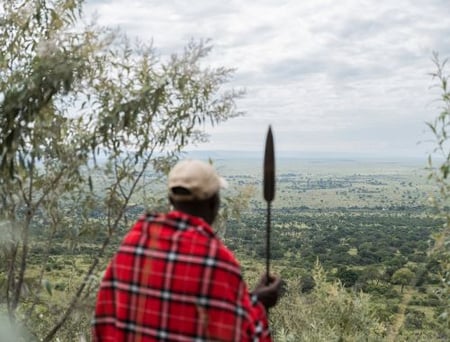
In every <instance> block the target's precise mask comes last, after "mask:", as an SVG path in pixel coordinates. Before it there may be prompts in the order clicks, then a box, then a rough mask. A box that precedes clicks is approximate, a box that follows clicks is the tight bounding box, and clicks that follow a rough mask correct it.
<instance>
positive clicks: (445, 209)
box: [428, 53, 450, 338]
mask: <svg viewBox="0 0 450 342" xmlns="http://www.w3.org/2000/svg"><path fill="white" fill-rule="evenodd" d="M433 61H434V64H435V67H436V71H435V72H434V73H432V77H433V79H434V80H435V81H436V84H435V86H436V87H437V88H438V89H439V90H440V94H441V96H440V98H439V104H440V113H439V115H438V116H437V117H436V118H435V120H434V121H433V122H429V123H428V127H429V128H430V130H431V132H432V133H433V135H434V138H435V140H434V142H435V149H434V151H433V153H432V154H430V156H429V159H428V164H429V165H428V166H429V170H430V175H429V177H430V179H432V180H433V181H434V182H435V183H436V185H437V187H438V193H437V195H436V196H434V197H433V198H431V200H432V201H433V203H434V204H435V206H436V207H437V208H438V210H439V213H440V215H441V216H443V217H444V218H445V220H446V222H445V224H444V226H443V229H442V230H441V231H439V232H438V233H436V234H435V235H434V241H435V243H434V246H433V248H432V250H431V253H432V256H433V260H434V267H435V268H436V273H438V274H439V279H440V281H439V285H440V286H439V289H437V290H436V296H437V297H438V298H439V300H440V303H441V305H440V309H439V312H438V318H439V320H440V322H441V324H440V326H439V327H440V330H441V331H442V335H443V336H445V337H446V338H448V337H449V336H450V317H449V315H450V302H449V298H450V211H449V201H450V178H449V170H450V145H449V138H450V132H449V124H450V91H449V84H448V81H449V75H448V73H447V67H448V65H447V62H448V60H444V61H442V62H441V60H440V59H439V56H438V54H437V53H435V54H434V56H433Z"/></svg>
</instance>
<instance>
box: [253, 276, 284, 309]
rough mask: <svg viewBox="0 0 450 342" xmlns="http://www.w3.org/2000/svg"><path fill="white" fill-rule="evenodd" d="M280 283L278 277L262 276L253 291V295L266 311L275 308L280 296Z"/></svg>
mask: <svg viewBox="0 0 450 342" xmlns="http://www.w3.org/2000/svg"><path fill="white" fill-rule="evenodd" d="M281 287H282V281H281V278H280V277H276V276H269V278H267V275H266V274H264V275H263V276H262V277H261V279H260V280H259V283H258V284H257V285H256V287H255V289H254V290H253V292H252V293H253V294H255V295H257V296H258V300H259V301H260V302H261V303H262V304H263V305H264V307H265V308H266V310H268V309H269V308H271V307H273V306H275V305H276V304H277V302H278V298H279V297H280V294H281Z"/></svg>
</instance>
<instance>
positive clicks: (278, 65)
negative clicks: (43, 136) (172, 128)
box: [85, 0, 450, 158]
mask: <svg viewBox="0 0 450 342" xmlns="http://www.w3.org/2000/svg"><path fill="white" fill-rule="evenodd" d="M85 10H86V12H87V13H93V12H94V11H96V12H97V15H98V16H99V19H98V21H99V23H100V24H106V25H110V26H120V27H122V28H123V30H124V31H125V32H127V33H128V35H129V36H131V37H134V36H138V37H140V39H142V40H144V41H150V40H153V44H154V47H155V48H156V49H157V51H158V53H160V54H161V55H165V54H170V53H173V52H181V51H182V48H183V46H185V45H186V43H187V42H188V41H189V40H191V39H192V38H194V39H202V38H209V39H211V40H212V44H213V46H214V50H213V52H212V53H211V55H210V57H209V61H210V62H211V64H213V65H224V66H228V67H234V68H236V69H237V70H236V73H235V77H234V80H233V86H236V87H243V88H245V89H246V91H247V94H246V96H245V98H244V99H242V100H239V101H238V108H239V109H240V110H242V111H245V112H246V115H245V116H244V117H240V118H235V119H232V120H230V121H228V122H226V123H223V124H221V125H220V126H218V127H217V128H214V129H209V130H208V132H209V133H210V142H209V143H207V144H202V145H200V146H198V148H199V149H205V150H210V149H219V150H220V149H223V150H252V151H259V150H263V148H264V146H263V145H264V139H265V135H266V131H267V127H268V125H272V128H273V131H274V139H275V149H276V151H299V152H307V153H310V154H314V153H317V154H320V153H326V154H333V153H336V155H343V154H349V155H354V154H365V155H367V156H374V157H379V156H388V157H392V156H416V157H424V158H426V153H427V152H429V151H430V150H431V149H432V145H431V144H430V143H428V144H427V143H425V142H424V141H425V140H427V139H429V137H430V135H429V134H428V133H427V128H426V126H425V122H426V121H430V120H431V119H432V118H433V117H434V116H436V115H437V114H438V112H439V109H438V104H437V103H436V102H433V101H434V100H435V99H436V98H437V97H438V93H437V92H436V91H433V90H430V86H431V85H432V84H433V82H432V79H431V77H430V75H429V73H430V72H432V71H434V66H433V64H432V62H431V58H432V52H433V51H436V52H438V53H439V55H440V56H441V57H442V58H443V59H444V58H445V57H450V0H395V1H391V0H378V1H377V0H371V1H358V0H340V1H334V0H303V1H300V0H191V1H188V0H164V1H161V0H159V1H153V0H141V1H139V0H127V1H122V0H87V1H86V7H85ZM420 142H424V143H420ZM419 143H420V144H419Z"/></svg>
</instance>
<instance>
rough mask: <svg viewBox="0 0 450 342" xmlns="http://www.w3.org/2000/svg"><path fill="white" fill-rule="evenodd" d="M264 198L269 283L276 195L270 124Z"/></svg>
mask: <svg viewBox="0 0 450 342" xmlns="http://www.w3.org/2000/svg"><path fill="white" fill-rule="evenodd" d="M263 179H264V180H263V183H264V199H265V200H266V202H267V223H266V275H267V285H268V284H269V282H270V278H269V267H270V214H271V213H270V211H271V203H272V201H273V198H274V197H275V153H274V149H273V135H272V127H271V126H269V130H268V132H267V137H266V149H265V152H264V177H263Z"/></svg>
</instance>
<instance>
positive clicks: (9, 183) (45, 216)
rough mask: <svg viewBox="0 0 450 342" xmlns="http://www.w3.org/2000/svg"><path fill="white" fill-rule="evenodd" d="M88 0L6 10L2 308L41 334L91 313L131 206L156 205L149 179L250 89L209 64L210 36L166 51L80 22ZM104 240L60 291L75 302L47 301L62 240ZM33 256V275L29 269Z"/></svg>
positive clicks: (52, 0) (1, 78) (1, 48)
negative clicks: (36, 265) (36, 264)
mask: <svg viewBox="0 0 450 342" xmlns="http://www.w3.org/2000/svg"><path fill="white" fill-rule="evenodd" d="M82 3H83V1H81V0H75V1H74V0H38V1H31V0H26V1H19V0H17V1H5V2H2V4H1V6H2V10H1V11H0V22H1V23H2V28H4V29H2V30H1V32H0V89H1V90H2V92H1V93H0V143H1V145H0V203H1V204H0V206H1V208H2V211H1V217H0V220H1V221H0V222H1V228H2V236H4V238H3V237H2V240H1V244H0V248H1V253H2V256H3V258H2V262H1V263H0V266H1V273H0V280H1V284H2V286H1V293H2V294H1V297H2V298H5V303H6V304H5V305H1V306H0V309H1V310H2V311H3V310H5V311H7V313H8V315H9V317H10V319H11V320H12V321H16V322H18V323H21V324H23V325H24V326H25V327H26V330H28V332H29V333H30V334H32V335H34V336H35V338H38V339H42V340H44V341H49V340H51V339H53V338H54V337H55V336H56V335H57V333H58V331H60V330H61V327H62V326H63V325H65V324H69V325H70V324H71V322H72V323H73V324H75V325H76V324H77V323H76V322H77V319H76V318H74V317H75V316H76V315H74V313H77V315H78V314H81V315H83V314H84V313H85V312H86V311H89V310H91V307H90V305H89V303H90V302H92V300H91V299H90V295H91V293H95V288H96V286H97V285H98V280H97V278H96V276H95V274H96V272H97V271H96V270H97V266H98V265H99V263H100V262H101V261H102V260H104V259H102V258H103V256H104V254H105V252H106V251H107V249H106V247H107V246H108V245H109V244H110V242H111V240H112V238H113V237H114V236H115V234H117V233H120V230H121V229H123V228H124V227H127V225H128V221H127V219H128V216H129V215H128V213H129V208H130V207H133V206H134V201H138V202H142V201H143V200H144V198H145V200H146V201H149V202H148V204H151V203H152V200H155V201H157V200H158V196H156V195H155V196H146V193H145V189H146V187H148V184H149V183H150V182H154V181H155V180H157V179H158V177H162V176H164V174H165V173H166V172H167V170H168V169H169V167H170V165H171V164H172V163H173V162H174V161H175V160H176V159H177V158H178V156H179V155H180V153H182V151H183V149H184V148H185V147H186V146H187V145H189V144H193V143H196V142H199V141H203V140H205V139H206V138H207V137H206V136H205V135H204V133H203V128H204V127H205V125H207V124H212V125H215V124H219V123H221V122H223V121H225V120H227V119H229V118H232V117H234V116H237V115H240V112H238V111H237V110H236V107H235V100H236V99H237V98H238V97H239V96H241V95H242V92H241V91H235V90H234V89H228V90H227V89H224V87H223V85H224V83H226V82H227V81H228V80H229V78H230V77H231V75H232V72H233V70H232V69H227V68H223V67H219V68H210V67H207V66H204V63H203V60H204V58H205V57H206V56H207V55H208V53H209V51H210V50H211V46H210V44H209V43H208V42H204V41H200V42H190V43H189V44H188V45H187V46H186V48H185V49H184V51H183V52H182V53H181V54H174V55H172V56H170V58H167V59H163V58H159V57H158V56H157V55H156V54H155V52H154V50H153V48H152V46H148V45H145V44H137V45H131V44H130V42H129V41H128V39H127V38H126V37H125V36H124V35H122V34H121V33H120V32H118V31H113V30H110V29H107V28H100V27H97V26H96V25H95V24H90V25H83V23H82V20H81V19H82ZM99 213H100V214H99ZM44 237H45V238H44ZM98 237H101V238H102V241H101V242H100V243H99V244H98V245H94V246H93V247H92V250H91V258H90V260H91V261H90V263H87V264H85V265H83V267H82V269H81V270H80V269H78V270H77V271H76V272H77V273H78V272H81V274H84V276H83V277H82V279H83V280H82V281H81V282H79V281H78V282H76V281H75V280H74V282H73V283H70V284H69V286H64V287H63V288H64V293H65V296H64V298H69V299H68V300H67V299H65V300H61V301H60V304H58V305H55V304H51V305H50V304H47V301H46V298H47V297H48V296H55V295H56V293H57V291H56V285H54V284H53V283H52V281H51V280H49V279H47V277H46V274H47V273H48V272H49V271H50V270H53V267H54V265H56V264H55V262H54V261H55V260H53V261H52V257H51V254H52V253H51V252H52V251H53V249H54V248H56V247H55V241H56V240H58V239H61V238H63V239H65V240H66V243H67V247H68V248H67V251H68V252H69V253H70V251H71V250H73V249H75V248H77V246H78V243H79V242H80V241H83V240H84V241H89V240H90V241H92V240H93V239H94V240H96V239H97V238H98ZM43 238H44V239H43ZM43 241H45V242H43ZM38 251H40V252H38ZM36 254H39V256H40V261H41V266H40V270H39V271H38V273H37V274H36V272H31V271H30V268H29V267H28V266H29V262H30V256H31V255H33V256H35V255H36ZM61 267H62V268H63V269H65V268H67V267H75V268H76V267H79V265H75V264H72V265H66V264H63V265H62V266H61ZM78 308H80V310H78ZM81 308H84V309H81ZM82 317H88V316H82ZM43 318H45V319H43ZM78 321H79V320H78ZM69 336H70V334H69Z"/></svg>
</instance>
